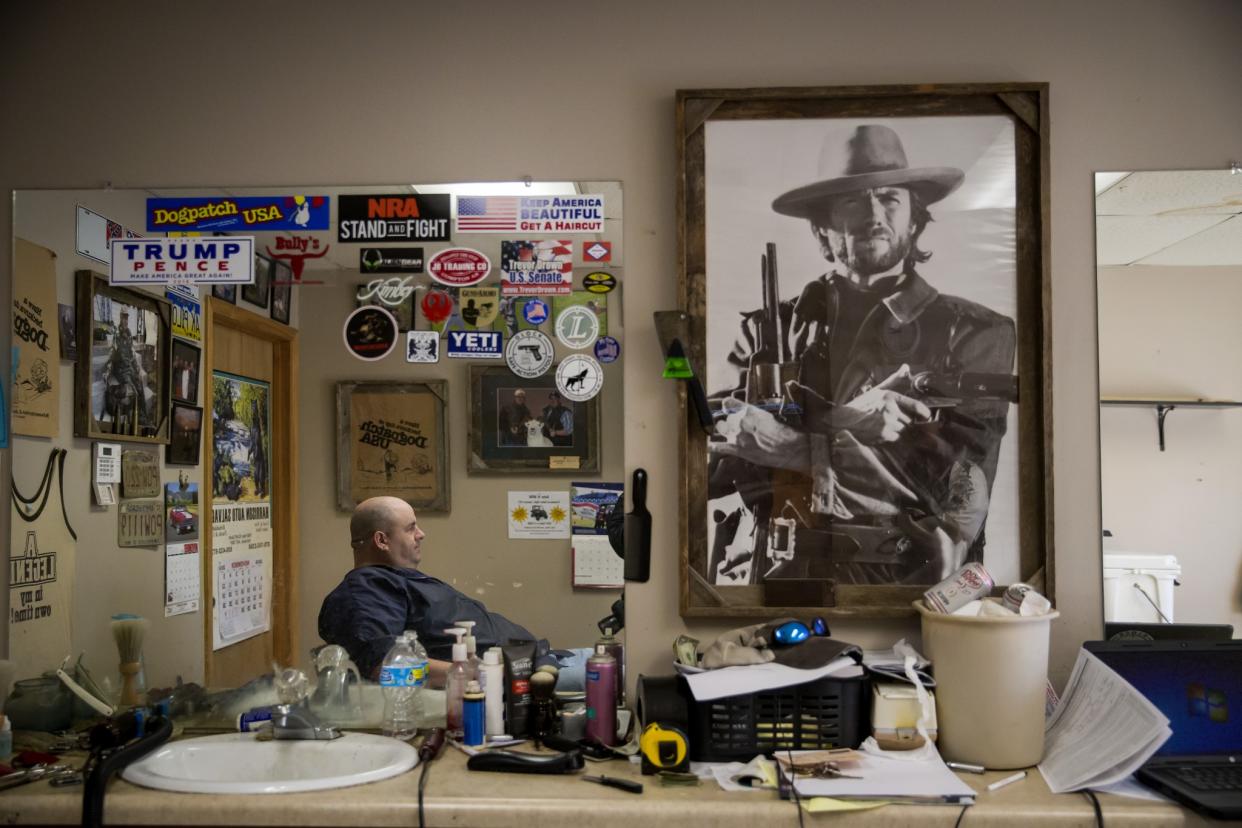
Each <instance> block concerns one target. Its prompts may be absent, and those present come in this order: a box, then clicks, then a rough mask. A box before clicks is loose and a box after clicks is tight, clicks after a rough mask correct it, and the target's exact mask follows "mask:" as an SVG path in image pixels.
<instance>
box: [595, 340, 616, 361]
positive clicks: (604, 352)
mask: <svg viewBox="0 0 1242 828" xmlns="http://www.w3.org/2000/svg"><path fill="white" fill-rule="evenodd" d="M619 356H621V343H620V342H618V341H617V340H615V339H613V338H612V337H611V336H601V337H600V338H599V339H597V340H595V358H596V359H598V360H599V361H600V362H616V361H617V357H619Z"/></svg>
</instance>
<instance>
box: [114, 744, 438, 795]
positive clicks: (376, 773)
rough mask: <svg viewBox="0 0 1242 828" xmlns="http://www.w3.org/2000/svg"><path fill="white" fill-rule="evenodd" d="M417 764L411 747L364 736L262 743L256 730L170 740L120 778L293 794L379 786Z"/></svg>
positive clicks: (171, 786)
mask: <svg viewBox="0 0 1242 828" xmlns="http://www.w3.org/2000/svg"><path fill="white" fill-rule="evenodd" d="M417 764H418V752H417V751H416V750H415V749H414V748H413V747H411V746H410V745H408V744H406V743H405V742H402V741H398V740H397V739H390V738H388V737H386V736H375V735H372V734H369V733H346V734H345V735H344V736H342V737H341V738H339V739H332V740H330V741H329V740H316V741H309V740H306V741H301V740H284V741H282V740H272V741H267V742H260V741H257V740H256V739H255V735H254V734H253V733H225V734H223V735H220V736H203V737H201V738H198V739H186V740H184V741H180V742H170V743H168V744H166V745H164V746H163V747H161V748H159V749H157V750H155V751H154V752H152V753H150V754H149V755H147V756H146V757H145V758H143V759H142V760H141V761H139V762H135V763H134V764H132V765H130V766H129V767H127V768H126V769H125V770H123V771H122V772H121V776H122V777H123V778H124V779H125V780H126V781H127V782H132V783H134V784H135V785H142V786H144V787H147V788H159V789H161V790H165V791H185V792H187V793H240V794H251V793H292V792H295V791H319V790H324V789H326V788H344V787H347V786H349V785H363V784H365V783H367V782H378V781H379V780H381V779H388V778H389V777H392V776H397V775H398V774H402V773H405V772H406V771H408V770H409V769H410V768H412V767H414V766H415V765H417Z"/></svg>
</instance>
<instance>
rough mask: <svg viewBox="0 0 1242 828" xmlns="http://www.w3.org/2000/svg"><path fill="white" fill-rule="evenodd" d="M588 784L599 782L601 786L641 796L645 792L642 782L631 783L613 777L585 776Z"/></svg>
mask: <svg viewBox="0 0 1242 828" xmlns="http://www.w3.org/2000/svg"><path fill="white" fill-rule="evenodd" d="M582 779H584V780H585V781H587V782H598V783H599V784H601V785H607V786H608V787H610V788H617V789H619V790H622V791H626V792H628V793H635V794H640V793H642V792H643V783H642V782H631V781H630V780H628V779H617V778H616V777H612V776H584V777H582Z"/></svg>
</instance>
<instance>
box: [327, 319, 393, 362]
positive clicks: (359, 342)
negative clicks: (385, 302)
mask: <svg viewBox="0 0 1242 828" xmlns="http://www.w3.org/2000/svg"><path fill="white" fill-rule="evenodd" d="M341 337H342V339H344V340H345V347H346V348H348V349H349V352H350V353H351V354H353V355H354V356H356V357H358V359H362V360H366V361H367V362H374V361H376V360H379V359H383V358H384V357H386V356H388V355H389V354H390V353H392V349H393V348H394V347H395V346H396V344H397V320H396V318H394V317H393V315H392V313H390V312H389V311H388V310H387V309H386V308H381V307H379V306H377V305H364V306H363V307H361V308H358V309H357V310H355V311H354V312H353V313H351V314H350V315H349V316H348V317H347V318H346V319H345V327H344V328H343V329H342V330H341Z"/></svg>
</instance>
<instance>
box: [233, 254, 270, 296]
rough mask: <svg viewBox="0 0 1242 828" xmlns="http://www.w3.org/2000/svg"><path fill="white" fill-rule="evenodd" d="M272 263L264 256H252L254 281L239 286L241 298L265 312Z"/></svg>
mask: <svg viewBox="0 0 1242 828" xmlns="http://www.w3.org/2000/svg"><path fill="white" fill-rule="evenodd" d="M274 269H275V268H274V262H273V261H272V260H271V259H269V258H267V257H266V256H260V255H259V254H258V253H256V254H254V281H253V282H250V283H249V284H245V285H242V286H241V298H243V299H245V300H246V301H247V302H249V303H250V304H252V305H254V306H255V307H259V308H263V310H267V306H268V303H269V301H270V297H271V293H272V271H273V270H274Z"/></svg>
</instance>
